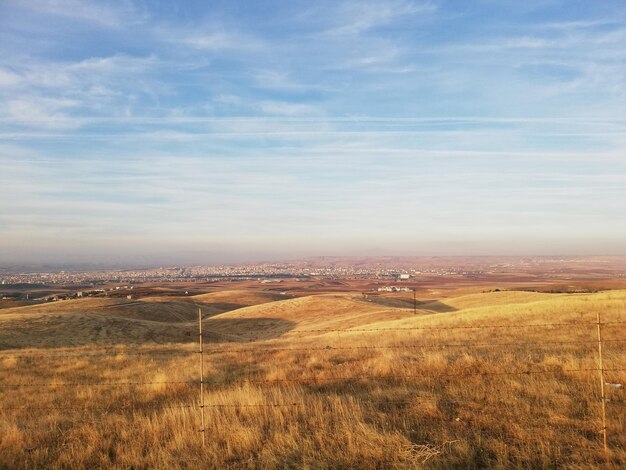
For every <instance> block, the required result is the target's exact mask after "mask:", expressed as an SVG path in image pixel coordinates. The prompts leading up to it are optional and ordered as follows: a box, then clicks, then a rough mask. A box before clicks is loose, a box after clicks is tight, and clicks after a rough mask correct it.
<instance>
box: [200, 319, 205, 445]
mask: <svg viewBox="0 0 626 470" xmlns="http://www.w3.org/2000/svg"><path fill="white" fill-rule="evenodd" d="M198 331H199V342H200V351H199V352H200V419H201V423H202V427H201V428H200V432H201V433H202V447H203V448H204V445H205V441H206V437H205V428H204V349H203V346H202V309H201V308H198Z"/></svg>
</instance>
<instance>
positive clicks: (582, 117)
mask: <svg viewBox="0 0 626 470" xmlns="http://www.w3.org/2000/svg"><path fill="white" fill-rule="evenodd" d="M528 3H532V4H528ZM625 50H626V7H625V6H624V4H623V2H619V1H616V0H615V1H606V2H602V3H598V2H577V1H575V2H570V1H567V2H566V1H564V0H561V1H558V0H550V1H541V2H514V1H505V2H492V1H481V2H472V3H471V4H469V3H466V2H458V1H443V0H432V1H430V0H425V1H403V0H391V1H389V2H384V3H379V2H359V1H346V2H314V3H310V2H284V3H282V2H269V3H268V2H209V3H205V2H148V3H145V2H138V1H137V2H135V1H133V0H120V1H103V2H95V1H89V0H68V1H66V2H57V1H52V0H33V1H28V2H22V1H15V2H4V3H2V4H1V5H0V198H1V200H2V206H1V208H0V264H20V263H21V264H46V263H47V264H67V265H70V264H81V263H88V264H93V265H105V264H111V265H118V264H123V265H126V266H139V265H143V266H153V265H158V264H186V265H189V264H218V263H229V262H230V263H235V262H246V261H261V260H286V259H295V258H302V257H310V256H431V255H439V256H454V255H459V256H472V255H474V256H481V255H482V256H484V255H494V256H506V255H511V256H550V255H559V254H560V253H563V254H567V255H626V218H625V217H624V216H623V215H621V216H620V214H623V213H625V212H626V117H625V116H624V110H625V109H626V56H625V55H624V51H625Z"/></svg>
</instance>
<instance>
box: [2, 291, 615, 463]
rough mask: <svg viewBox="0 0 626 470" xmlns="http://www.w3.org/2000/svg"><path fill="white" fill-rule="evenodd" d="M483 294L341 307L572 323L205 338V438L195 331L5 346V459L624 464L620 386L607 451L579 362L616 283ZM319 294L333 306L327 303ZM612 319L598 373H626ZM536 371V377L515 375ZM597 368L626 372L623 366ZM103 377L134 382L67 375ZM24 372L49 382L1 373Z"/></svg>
mask: <svg viewBox="0 0 626 470" xmlns="http://www.w3.org/2000/svg"><path fill="white" fill-rule="evenodd" d="M493 295H498V294H485V302H484V304H485V305H487V306H483V307H480V306H477V305H478V302H477V300H476V299H472V301H471V305H472V306H471V308H466V309H463V310H460V311H457V312H451V313H445V314H433V315H427V314H421V315H417V316H409V315H400V316H399V317H398V315H395V316H393V318H394V319H392V320H388V321H384V320H383V318H382V317H380V316H378V317H376V316H375V315H374V316H373V314H372V311H373V310H372V309H371V308H370V307H367V309H366V310H365V311H355V317H359V318H365V321H367V322H369V323H363V322H361V323H360V324H359V325H355V324H354V321H353V320H350V318H349V315H347V313H346V312H348V310H347V306H346V304H345V303H342V304H341V309H340V310H341V315H343V317H342V318H343V319H344V320H343V321H345V323H344V325H345V326H349V327H354V328H356V329H363V328H366V329H375V328H394V327H403V328H407V327H420V328H421V327H424V328H437V327H443V328H450V327H455V326H477V325H486V324H489V325H494V324H498V325H507V324H508V325H518V324H537V323H564V324H566V325H567V326H545V327H541V328H517V327H516V328H510V329H508V328H499V329H487V328H485V329H481V328H478V329H470V328H464V329H443V330H434V329H424V330H420V329H416V330H394V331H379V332H376V331H368V332H359V331H355V332H349V331H342V332H319V331H316V332H307V331H304V330H310V329H313V328H312V327H314V326H315V325H316V324H315V323H313V322H311V321H303V322H302V324H298V325H297V326H296V328H294V329H293V330H292V331H291V332H289V333H287V334H286V335H284V336H282V337H280V338H276V339H271V340H260V341H255V342H252V343H228V344H214V345H212V344H208V345H207V346H206V349H207V354H206V355H205V358H204V360H205V371H206V380H207V381H208V386H206V388H205V390H206V391H205V394H204V401H205V403H206V405H207V407H206V409H205V418H206V429H207V431H206V446H205V447H204V448H202V446H201V439H200V434H199V432H198V430H199V428H200V419H199V409H198V408H197V407H190V406H194V405H197V404H198V401H199V396H198V395H199V394H198V389H199V387H198V384H197V380H198V355H197V354H195V353H194V352H193V351H194V350H195V349H196V347H195V346H194V345H193V344H163V345H154V344H150V345H144V346H128V345H126V346H124V345H117V347H116V348H115V349H116V351H118V353H117V354H115V355H100V354H99V353H100V352H102V349H101V348H100V347H95V346H92V347H89V346H80V347H67V348H55V349H38V348H33V349H21V350H11V351H2V352H0V370H1V371H2V372H1V373H0V403H1V405H0V408H1V409H0V467H2V468H24V469H26V468H29V469H30V468H87V467H88V468H111V467H115V468H135V469H138V468H372V469H374V468H422V467H425V468H435V469H439V468H455V467H458V468H572V469H574V468H577V469H579V468H600V467H606V468H623V467H624V466H626V432H624V431H625V429H624V428H625V423H626V407H625V406H624V404H625V403H624V399H625V398H626V397H625V396H624V392H623V389H622V390H613V389H612V388H610V389H609V390H608V394H609V399H610V401H609V402H608V403H607V407H608V408H607V410H608V417H609V422H608V435H609V444H610V452H609V453H608V454H605V453H604V452H603V451H602V443H601V435H600V433H599V431H600V429H601V422H600V396H599V385H600V383H599V376H598V372H597V371H595V370H589V371H587V370H585V369H595V368H596V367H597V344H595V343H594V341H595V338H596V336H595V335H596V331H595V327H594V326H593V325H590V323H593V322H594V321H595V315H596V312H597V311H600V312H602V315H603V317H604V321H607V322H611V321H626V304H625V303H626V293H624V292H612V293H602V294H595V295H588V296H585V295H574V296H559V297H549V298H541V299H539V300H537V301H532V302H528V301H527V300H528V299H522V300H523V303H515V304H507V303H506V302H502V301H501V299H494V297H493ZM489 296H492V297H489ZM518 300H519V299H518ZM325 302H327V303H326V304H324V305H325V306H326V307H325V308H328V309H329V311H328V315H332V298H331V299H330V300H328V299H326V300H325ZM342 302H343V301H342ZM451 303H452V302H451ZM460 303H461V302H459V304H460ZM318 307H319V305H318ZM355 308H356V307H355ZM321 310H323V309H322V308H321V307H320V308H317V309H316V310H315V311H314V314H315V315H316V316H319V315H321ZM363 312H365V313H366V315H365V314H364V313H363ZM301 314H302V315H303V316H306V315H305V314H306V312H301ZM251 315H252V313H251ZM294 318H295V317H294ZM294 318H292V320H294ZM580 323H585V325H580ZM322 324H323V325H324V326H325V325H328V324H329V321H328V320H327V319H324V320H323V322H322ZM332 324H336V322H334V323H332ZM210 325H211V320H210V319H209V320H206V321H205V327H206V328H207V329H210ZM337 326H342V325H341V324H339V325H337ZM246 327H247V328H249V327H250V325H249V324H247V326H246ZM623 327H624V325H607V326H605V328H604V330H605V339H607V340H608V342H607V343H606V345H605V350H606V354H605V367H606V368H607V369H620V368H621V369H623V368H626V336H625V335H624V333H623V331H624V328H623ZM246 333H250V332H246ZM615 340H625V341H624V343H619V342H617V341H615ZM566 341H580V342H585V343H581V344H564V343H562V342H566ZM528 343H532V344H528ZM372 347H374V348H372ZM306 349H310V350H306ZM123 351H127V353H124V352H123ZM137 352H144V353H145V355H135V354H133V353H137ZM16 355H17V356H19V357H16ZM54 355H60V357H54ZM26 356H30V357H26ZM537 370H542V371H546V373H545V374H517V373H516V372H523V371H537ZM509 373H510V375H507V374H509ZM481 374H483V375H481ZM193 381H195V382H193ZM606 381H607V382H611V383H624V382H626V372H625V371H615V372H607V376H606ZM108 382H126V383H129V384H126V385H63V384H72V383H86V384H89V383H91V384H94V383H98V384H105V383H108ZM130 382H157V383H153V384H140V385H135V384H130ZM162 382H182V383H162ZM187 382H191V383H187ZM26 383H45V384H57V385H45V386H39V387H37V386H33V387H26V386H23V387H11V386H8V385H9V384H23V385H24V384H26Z"/></svg>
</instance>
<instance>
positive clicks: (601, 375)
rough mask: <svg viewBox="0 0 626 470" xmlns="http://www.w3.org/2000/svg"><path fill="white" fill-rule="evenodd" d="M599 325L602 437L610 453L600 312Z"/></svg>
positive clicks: (605, 449)
mask: <svg viewBox="0 0 626 470" xmlns="http://www.w3.org/2000/svg"><path fill="white" fill-rule="evenodd" d="M596 318H597V325H598V357H599V364H600V393H601V400H602V437H603V440H604V452H607V451H608V446H607V443H606V394H605V391H604V366H603V364H602V322H601V319H600V311H598V312H596Z"/></svg>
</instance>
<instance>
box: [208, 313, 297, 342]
mask: <svg viewBox="0 0 626 470" xmlns="http://www.w3.org/2000/svg"><path fill="white" fill-rule="evenodd" d="M295 326H296V323H295V322H292V321H290V320H283V319H281V318H209V319H208V320H205V321H204V323H203V326H202V328H203V330H204V331H205V332H206V334H207V335H208V334H211V335H213V336H215V337H216V339H217V341H214V342H221V341H230V342H249V341H255V340H268V339H275V338H279V337H280V336H282V335H284V334H285V333H287V332H289V331H291V330H293V329H294V327H295ZM220 339H221V341H220Z"/></svg>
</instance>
